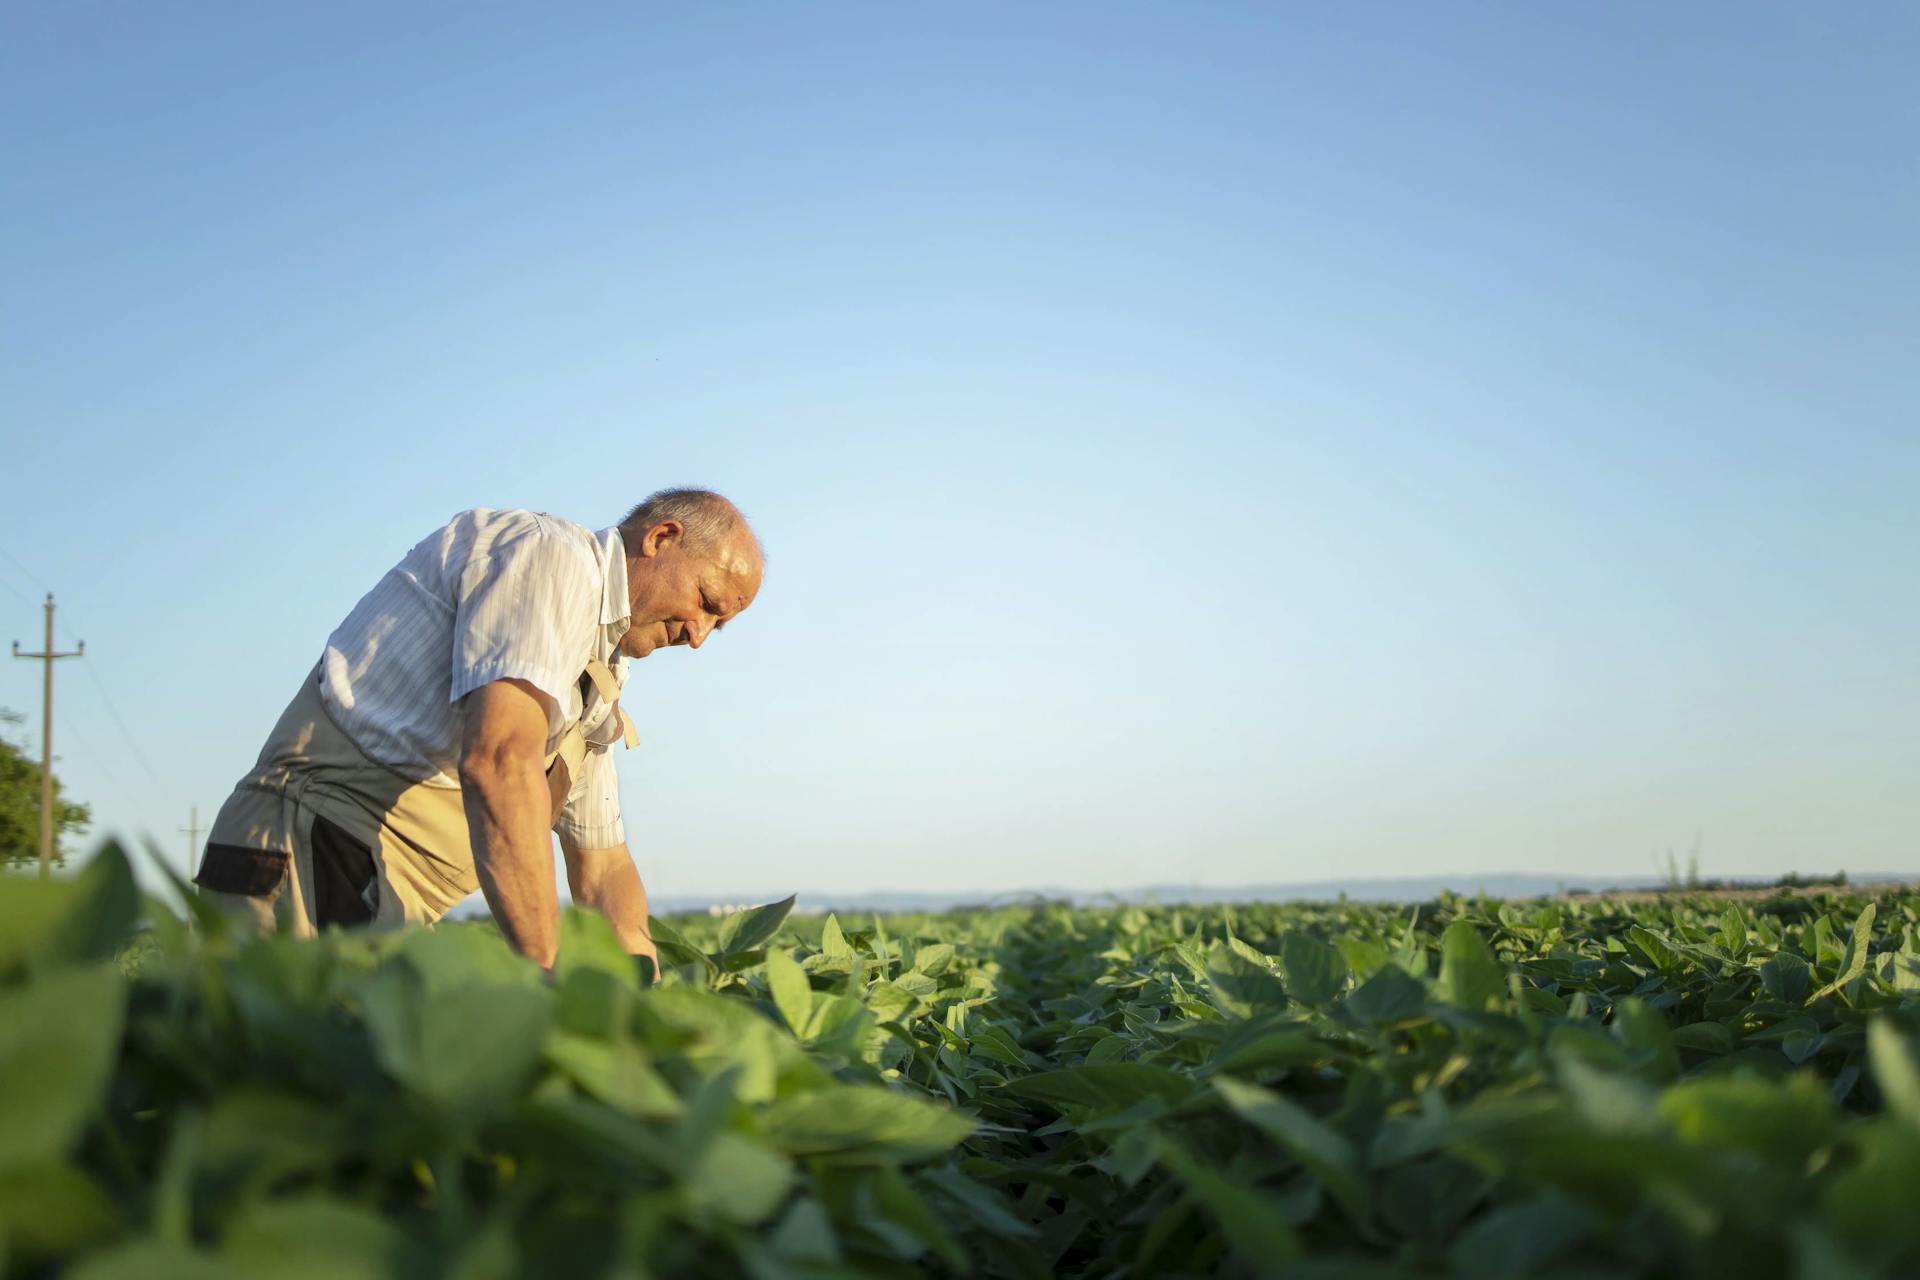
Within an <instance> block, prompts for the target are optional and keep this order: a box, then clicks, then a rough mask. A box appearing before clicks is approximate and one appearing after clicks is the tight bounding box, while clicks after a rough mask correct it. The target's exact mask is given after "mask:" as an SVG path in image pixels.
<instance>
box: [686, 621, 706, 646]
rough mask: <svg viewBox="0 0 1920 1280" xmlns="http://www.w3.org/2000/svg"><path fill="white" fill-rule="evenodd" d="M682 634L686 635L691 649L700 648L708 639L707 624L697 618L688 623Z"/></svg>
mask: <svg viewBox="0 0 1920 1280" xmlns="http://www.w3.org/2000/svg"><path fill="white" fill-rule="evenodd" d="M682 634H684V635H685V637H686V641H687V647H688V648H689V649H698V648H699V647H700V646H701V645H703V644H705V643H706V640H707V628H706V625H705V624H704V623H702V622H701V621H700V620H699V619H697V618H696V619H695V620H694V621H692V622H689V623H688V624H687V626H686V630H685V631H684V632H683V633H682Z"/></svg>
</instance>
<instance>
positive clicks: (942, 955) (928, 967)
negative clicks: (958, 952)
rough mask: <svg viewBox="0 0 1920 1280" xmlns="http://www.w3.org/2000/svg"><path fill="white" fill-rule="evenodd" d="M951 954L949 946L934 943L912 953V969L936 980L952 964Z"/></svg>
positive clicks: (947, 944) (951, 949)
mask: <svg viewBox="0 0 1920 1280" xmlns="http://www.w3.org/2000/svg"><path fill="white" fill-rule="evenodd" d="M953 954H954V953H953V947H952V945H951V944H949V943H945V942H936V943H934V944H933V945H932V946H927V947H921V948H920V949H919V950H917V951H916V952H914V956H913V967H914V968H915V969H918V970H919V971H920V972H921V973H924V974H926V975H927V976H928V977H929V978H937V977H939V976H940V975H941V974H943V973H945V972H946V971H947V969H948V967H949V966H951V965H952V964H953Z"/></svg>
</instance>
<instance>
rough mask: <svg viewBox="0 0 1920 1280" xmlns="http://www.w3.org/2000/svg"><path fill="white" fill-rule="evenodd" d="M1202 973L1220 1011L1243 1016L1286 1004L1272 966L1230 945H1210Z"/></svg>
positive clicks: (1285, 993)
mask: <svg viewBox="0 0 1920 1280" xmlns="http://www.w3.org/2000/svg"><path fill="white" fill-rule="evenodd" d="M1206 976H1207V982H1208V985H1209V987H1210V988H1211V990H1210V992H1209V995H1210V998H1211V999H1212V1001H1213V1003H1214V1005H1215V1006H1217V1007H1218V1008H1219V1009H1220V1010H1221V1011H1222V1012H1223V1013H1230V1014H1233V1015H1234V1016H1235V1017H1243V1018H1244V1017H1251V1016H1252V1015H1254V1014H1256V1013H1260V1012H1262V1011H1265V1010H1277V1009H1284V1008H1286V1007H1287V989H1286V987H1285V986H1284V985H1283V984H1282V983H1281V981H1280V979H1279V978H1278V977H1277V976H1275V974H1274V972H1273V970H1271V969H1269V968H1267V966H1266V965H1265V964H1264V963H1260V964H1256V963H1254V962H1253V961H1251V960H1249V959H1247V958H1246V957H1245V956H1243V955H1241V954H1240V953H1239V952H1237V951H1234V950H1233V949H1232V948H1231V947H1226V946H1215V947H1214V948H1213V950H1212V951H1211V952H1210V953H1209V954H1208V956H1207V960H1206Z"/></svg>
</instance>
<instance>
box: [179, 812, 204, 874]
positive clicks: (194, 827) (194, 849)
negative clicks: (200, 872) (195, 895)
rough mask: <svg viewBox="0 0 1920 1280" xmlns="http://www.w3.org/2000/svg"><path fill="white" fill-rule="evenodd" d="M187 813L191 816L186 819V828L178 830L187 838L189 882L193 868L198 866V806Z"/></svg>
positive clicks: (199, 829) (199, 830)
mask: <svg viewBox="0 0 1920 1280" xmlns="http://www.w3.org/2000/svg"><path fill="white" fill-rule="evenodd" d="M189 812H191V813H192V814H193V816H192V817H190V818H188V819H187V825H186V826H184V827H181V828H180V834H181V835H183V836H185V837H186V838H187V879H189V880H191V879H193V871H194V868H195V867H196V866H198V865H199V854H200V832H201V826H200V806H199V805H197V804H196V805H194V806H193V807H192V809H191V810H189Z"/></svg>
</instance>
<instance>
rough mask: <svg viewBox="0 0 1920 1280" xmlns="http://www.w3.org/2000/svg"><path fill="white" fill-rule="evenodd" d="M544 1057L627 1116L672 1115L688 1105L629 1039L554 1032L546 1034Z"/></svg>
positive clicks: (654, 1116)
mask: <svg viewBox="0 0 1920 1280" xmlns="http://www.w3.org/2000/svg"><path fill="white" fill-rule="evenodd" d="M546 1056H547V1061H549V1062H551V1063H552V1064H553V1065H554V1066H556V1067H558V1068H560V1069H561V1070H562V1071H564V1072H566V1074H567V1075H568V1076H569V1077H571V1078H572V1079H573V1080H574V1081H575V1082H576V1083H578V1084H579V1085H580V1087H581V1088H583V1089H585V1090H586V1091H587V1092H588V1093H590V1094H592V1095H593V1096H594V1097H596V1098H598V1099H600V1101H602V1102H604V1103H606V1104H607V1105H608V1106H610V1107H613V1108H614V1109H616V1110H618V1111H622V1112H624V1113H626V1114H627V1115H633V1116H643V1117H646V1118H648V1119H653V1120H672V1119H675V1118H677V1117H679V1116H680V1115H681V1114H682V1113H683V1112H684V1111H685V1110H686V1108H685V1107H684V1106H683V1105H682V1103H681V1101H680V1095H678V1094H677V1093H675V1092H674V1091H673V1086H672V1085H670V1084H668V1083H667V1081H666V1078H665V1077H664V1076H662V1075H661V1074H660V1073H659V1072H658V1071H656V1070H655V1069H654V1066H653V1063H652V1062H650V1061H649V1060H648V1058H647V1054H646V1052H645V1051H644V1050H642V1049H641V1048H640V1046H639V1045H636V1044H633V1043H631V1042H629V1041H625V1040H597V1039H590V1038H588V1037H586V1036H577V1035H571V1034H569V1033H567V1032H564V1031H555V1032H553V1033H552V1034H550V1035H549V1036H548V1037H547V1043H546Z"/></svg>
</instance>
